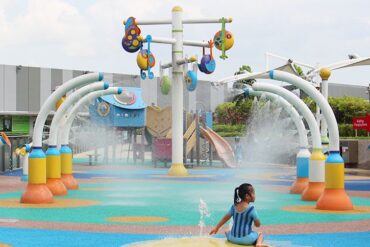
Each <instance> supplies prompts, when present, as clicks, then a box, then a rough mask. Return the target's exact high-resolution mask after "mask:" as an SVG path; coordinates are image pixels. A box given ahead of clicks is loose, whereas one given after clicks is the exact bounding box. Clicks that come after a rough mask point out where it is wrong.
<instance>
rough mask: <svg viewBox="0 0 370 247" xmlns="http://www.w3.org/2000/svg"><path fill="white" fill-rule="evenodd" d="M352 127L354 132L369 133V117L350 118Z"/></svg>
mask: <svg viewBox="0 0 370 247" xmlns="http://www.w3.org/2000/svg"><path fill="white" fill-rule="evenodd" d="M352 127H353V129H355V130H367V131H368V132H370V115H366V117H354V118H352Z"/></svg>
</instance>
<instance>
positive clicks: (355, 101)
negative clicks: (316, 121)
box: [304, 96, 370, 124]
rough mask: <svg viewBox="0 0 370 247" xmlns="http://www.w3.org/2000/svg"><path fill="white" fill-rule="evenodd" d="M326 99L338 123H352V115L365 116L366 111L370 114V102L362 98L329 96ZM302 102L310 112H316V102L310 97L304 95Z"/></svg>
mask: <svg viewBox="0 0 370 247" xmlns="http://www.w3.org/2000/svg"><path fill="white" fill-rule="evenodd" d="M328 101H329V105H330V106H331V108H332V109H333V112H334V115H335V118H336V119H337V122H338V123H339V124H352V118H353V117H360V116H365V115H366V113H367V114H370V103H369V102H368V101H367V100H365V99H362V98H356V97H348V96H345V97H336V98H335V97H329V99H328ZM304 102H305V103H306V104H307V105H308V106H309V108H310V109H311V111H312V112H314V113H315V112H316V104H315V102H314V101H313V100H312V99H311V98H309V97H306V98H305V99H304Z"/></svg>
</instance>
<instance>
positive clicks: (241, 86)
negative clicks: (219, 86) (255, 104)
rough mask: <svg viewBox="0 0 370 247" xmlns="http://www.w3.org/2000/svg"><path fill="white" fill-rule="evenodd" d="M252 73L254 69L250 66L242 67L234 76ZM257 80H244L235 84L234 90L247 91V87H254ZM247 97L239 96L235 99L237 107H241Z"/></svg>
mask: <svg viewBox="0 0 370 247" xmlns="http://www.w3.org/2000/svg"><path fill="white" fill-rule="evenodd" d="M246 72H247V73H252V68H251V67H250V66H249V65H242V66H241V67H240V68H239V70H238V71H237V72H235V73H234V75H240V74H245V73H246ZM255 82H256V80H255V79H242V80H238V81H236V82H234V84H233V88H234V89H245V88H246V87H247V85H249V86H252V85H253V83H255ZM244 99H245V97H244V94H242V93H241V94H239V95H237V96H235V97H234V99H233V102H236V104H237V105H240V104H241V103H242V102H243V101H244Z"/></svg>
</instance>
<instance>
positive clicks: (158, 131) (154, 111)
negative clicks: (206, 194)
mask: <svg viewBox="0 0 370 247" xmlns="http://www.w3.org/2000/svg"><path fill="white" fill-rule="evenodd" d="M199 118H200V117H199V113H196V114H190V113H187V114H186V113H184V126H186V128H185V129H184V134H183V139H184V143H183V147H184V149H183V150H184V154H183V161H184V163H185V164H186V163H187V160H188V156H189V154H190V159H191V160H190V162H191V163H192V162H193V158H194V155H193V152H194V151H196V157H195V158H196V160H197V164H198V165H199V163H200V158H201V156H202V157H204V154H201V151H200V150H199V149H200V148H199V145H200V137H203V138H204V139H205V140H206V141H207V142H208V143H209V144H210V150H208V153H209V154H208V155H209V157H210V158H209V160H210V162H211V161H212V147H214V148H215V151H216V153H217V155H218V157H219V158H220V160H221V161H222V162H223V163H224V166H225V167H234V166H235V165H234V163H235V159H234V152H233V150H232V148H231V146H230V144H229V143H228V142H227V141H226V140H225V139H224V138H222V137H221V136H219V135H218V134H217V133H216V132H214V131H213V130H212V129H210V128H208V127H207V126H204V127H203V126H202V125H205V121H204V120H203V123H201V122H200V121H199ZM170 120H171V107H165V108H163V109H161V108H160V107H158V106H149V107H148V108H147V127H146V129H147V131H148V132H149V134H150V135H151V136H152V137H151V139H152V141H151V142H152V149H153V150H152V157H153V158H152V160H153V163H154V165H156V163H157V161H163V162H164V163H165V164H166V163H167V162H170V161H171V156H172V155H171V150H172V149H171V145H172V143H171V138H172V129H171V125H170V123H171V121H170ZM153 139H154V140H153ZM205 155H206V156H207V154H205Z"/></svg>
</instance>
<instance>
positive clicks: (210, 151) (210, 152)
mask: <svg viewBox="0 0 370 247" xmlns="http://www.w3.org/2000/svg"><path fill="white" fill-rule="evenodd" d="M208 145H209V165H210V166H211V165H212V161H213V150H212V143H209V144H208Z"/></svg>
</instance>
